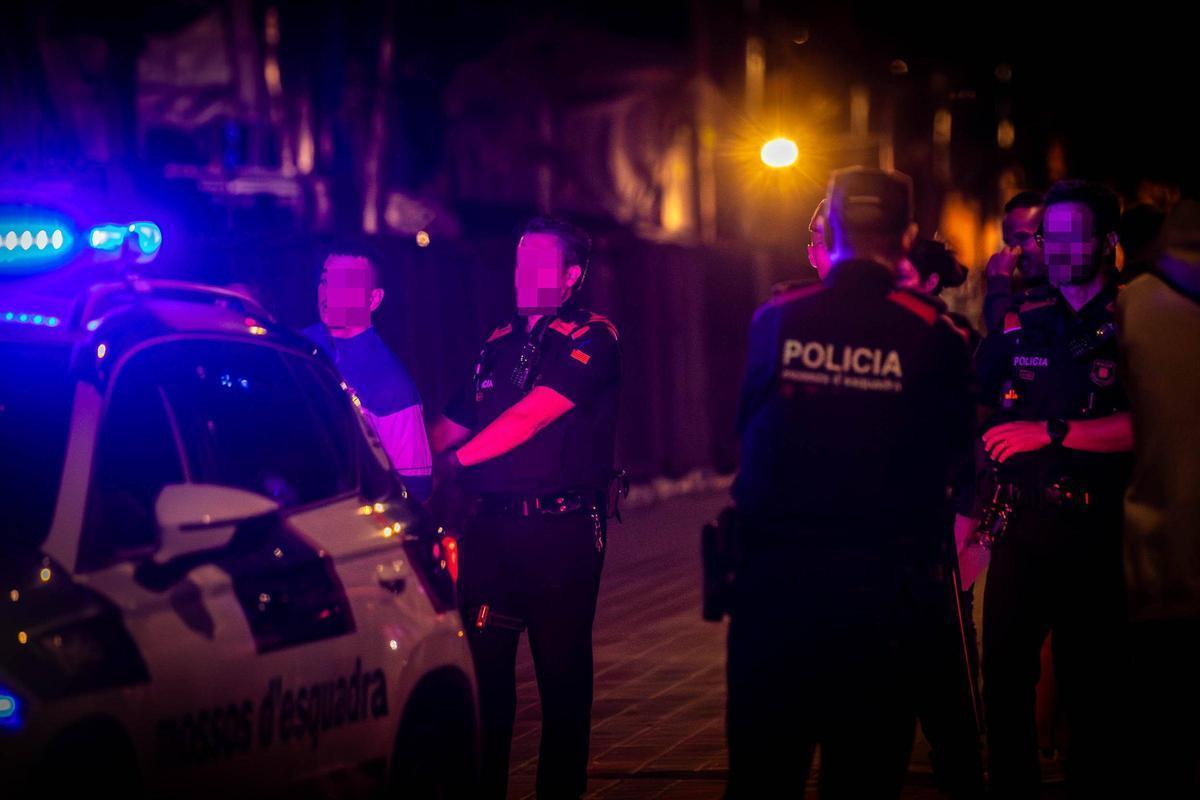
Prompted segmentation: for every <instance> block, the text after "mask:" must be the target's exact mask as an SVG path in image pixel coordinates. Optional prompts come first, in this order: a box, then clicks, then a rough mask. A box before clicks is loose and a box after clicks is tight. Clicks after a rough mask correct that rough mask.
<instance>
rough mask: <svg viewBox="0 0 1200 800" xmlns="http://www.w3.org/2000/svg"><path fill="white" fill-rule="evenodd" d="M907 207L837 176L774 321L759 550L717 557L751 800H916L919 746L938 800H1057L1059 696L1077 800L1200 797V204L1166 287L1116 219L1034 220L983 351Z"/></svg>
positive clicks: (1165, 256) (755, 383) (737, 520)
mask: <svg viewBox="0 0 1200 800" xmlns="http://www.w3.org/2000/svg"><path fill="white" fill-rule="evenodd" d="M912 195H913V192H912V185H911V182H910V181H909V179H908V178H907V177H906V176H904V175H902V174H899V173H895V172H885V171H880V170H868V169H858V168H855V169H849V170H842V171H839V172H836V173H834V175H833V177H832V179H831V182H830V185H829V191H828V194H827V196H826V198H825V200H824V201H823V202H822V205H821V206H820V207H819V208H818V210H817V213H816V214H815V215H814V218H813V221H812V223H811V224H810V233H811V238H812V241H811V243H810V245H809V258H810V262H811V263H812V264H813V266H814V267H815V268H816V270H817V273H818V276H819V279H818V280H816V281H812V282H810V283H798V284H792V285H788V286H785V287H782V288H781V289H780V290H779V291H778V292H777V293H776V294H775V296H774V297H772V299H771V300H770V301H769V302H768V303H766V304H765V305H763V306H762V307H761V308H760V309H759V310H758V311H757V313H756V315H755V317H754V319H753V321H752V323H751V327H750V344H749V357H748V361H747V370H746V376H745V380H744V383H743V387H742V396H741V405H740V412H739V417H738V430H739V432H740V435H741V439H742V463H741V468H740V471H739V474H738V476H737V480H736V483H735V485H734V490H733V495H734V499H735V503H736V514H735V515H733V516H732V517H730V518H727V519H723V520H722V522H721V527H725V528H732V529H733V533H732V534H730V533H729V532H728V531H727V532H726V533H725V534H724V535H723V536H722V537H721V538H720V540H719V541H721V542H722V543H727V541H728V540H732V541H734V542H736V547H735V548H729V547H726V548H725V550H726V551H727V552H725V553H716V554H711V553H710V556H712V557H714V558H715V557H718V556H721V555H726V556H727V555H728V551H732V552H733V553H734V555H733V556H732V558H733V559H734V564H733V566H732V569H731V571H732V573H733V575H734V578H733V580H732V582H731V583H730V584H729V586H728V587H727V588H728V590H729V594H728V598H727V601H726V602H727V605H728V610H729V612H730V616H731V619H732V621H731V626H730V631H729V656H728V685H729V697H728V733H729V748H730V783H729V796H730V797H736V798H743V797H768V796H776V794H775V793H776V792H778V787H780V786H792V787H795V790H796V792H797V796H799V793H800V792H802V788H801V787H803V785H804V780H805V779H806V778H807V774H808V770H809V764H810V762H811V760H812V755H813V752H814V749H816V748H817V747H818V746H819V750H820V772H819V785H820V790H821V796H822V797H889V796H890V797H895V796H898V794H899V792H900V789H901V786H902V783H903V781H904V778H905V773H906V768H907V764H908V760H909V755H910V752H911V749H912V744H913V737H914V727H915V725H914V723H915V722H916V721H917V720H919V721H920V724H921V728H922V730H923V731H924V733H925V736H926V738H927V739H928V741H929V744H930V746H931V760H932V762H933V767H934V773H935V777H936V778H937V781H938V784H939V786H940V788H941V789H942V790H943V792H944V793H945V794H947V795H949V796H951V797H982V796H984V795H985V793H986V795H987V796H994V797H1037V796H1038V795H1039V791H1040V784H1041V780H1042V761H1043V760H1044V758H1045V757H1046V756H1047V755H1049V754H1048V753H1046V752H1044V750H1045V748H1042V749H1043V752H1041V753H1039V749H1040V748H1039V745H1045V744H1046V740H1047V738H1048V737H1042V740H1041V741H1039V720H1038V710H1039V706H1042V707H1045V705H1046V703H1045V702H1043V700H1044V698H1040V697H1039V696H1038V695H1039V681H1040V679H1041V678H1042V677H1043V672H1045V671H1048V670H1049V669H1052V671H1053V674H1054V677H1055V678H1056V685H1057V698H1056V704H1057V706H1058V709H1059V711H1060V712H1061V715H1062V716H1063V717H1064V718H1065V726H1066V737H1067V738H1066V740H1065V741H1063V740H1062V739H1061V738H1060V739H1059V740H1057V741H1056V742H1054V743H1053V744H1051V745H1050V747H1054V746H1055V745H1057V748H1058V750H1059V753H1058V756H1059V757H1061V761H1062V765H1063V768H1064V771H1065V776H1066V781H1067V787H1068V790H1069V792H1070V794H1071V796H1078V797H1101V796H1110V795H1113V794H1114V792H1115V794H1116V796H1135V795H1136V796H1146V797H1185V796H1186V797H1194V796H1197V794H1196V790H1197V783H1196V766H1197V760H1196V756H1197V752H1198V751H1197V748H1196V741H1197V737H1196V734H1195V732H1194V728H1195V722H1196V720H1195V718H1194V714H1195V713H1196V711H1197V710H1198V707H1197V704H1196V703H1195V697H1196V694H1197V693H1196V690H1195V688H1193V684H1194V683H1195V674H1194V668H1195V666H1196V658H1195V656H1194V655H1190V653H1191V652H1192V650H1193V649H1194V645H1195V642H1196V639H1195V638H1194V635H1195V620H1196V619H1197V618H1198V617H1200V613H1198V612H1200V603H1197V600H1198V598H1200V594H1198V593H1197V591H1196V589H1197V586H1196V576H1197V575H1198V574H1200V569H1198V567H1200V561H1198V560H1197V558H1196V554H1197V548H1196V541H1197V540H1198V538H1200V530H1197V529H1196V527H1195V525H1196V523H1197V519H1198V517H1197V513H1196V497H1197V486H1198V485H1200V471H1197V469H1196V467H1197V456H1196V455H1195V454H1194V452H1191V451H1190V450H1189V449H1188V448H1191V447H1194V446H1195V444H1196V439H1197V435H1196V429H1197V427H1198V426H1200V405H1197V402H1198V401H1197V392H1196V383H1197V378H1196V376H1197V370H1198V365H1197V363H1196V362H1195V359H1196V358H1197V346H1198V345H1200V341H1198V340H1197V338H1196V337H1197V328H1196V319H1197V308H1198V307H1197V305H1196V297H1197V293H1196V291H1195V284H1196V283H1200V281H1197V280H1196V276H1197V274H1198V272H1200V270H1197V264H1196V239H1197V234H1196V228H1195V224H1196V220H1195V207H1194V206H1193V205H1191V204H1189V203H1187V202H1186V201H1185V202H1184V203H1183V204H1181V206H1180V208H1178V209H1177V212H1178V213H1176V214H1173V215H1172V217H1171V218H1170V219H1168V220H1167V221H1166V224H1165V227H1164V228H1163V230H1162V235H1161V236H1160V237H1159V239H1158V240H1159V241H1160V243H1162V242H1165V244H1163V245H1162V247H1160V249H1159V251H1158V252H1159V255H1160V260H1159V263H1160V264H1163V265H1165V266H1164V267H1163V269H1161V270H1160V269H1157V268H1155V269H1150V270H1148V269H1147V264H1146V263H1145V262H1140V261H1135V260H1134V259H1132V258H1131V250H1132V248H1129V249H1127V250H1126V253H1125V268H1124V269H1123V270H1121V271H1120V272H1118V270H1117V260H1118V259H1117V253H1118V242H1119V234H1118V231H1119V229H1120V227H1121V223H1122V215H1121V208H1120V204H1119V201H1118V199H1117V197H1116V196H1115V195H1114V194H1113V193H1111V192H1109V191H1108V190H1107V189H1104V188H1102V187H1100V186H1098V185H1095V184H1091V183H1086V182H1079V181H1062V182H1059V183H1057V184H1055V185H1054V186H1053V187H1051V189H1050V190H1049V191H1048V192H1047V193H1046V194H1044V195H1041V194H1034V193H1028V192H1027V193H1022V194H1020V195H1018V196H1017V197H1015V198H1013V200H1012V201H1011V202H1010V203H1009V204H1008V207H1007V208H1006V209H1005V217H1004V224H1003V236H1004V248H1003V250H1001V251H1000V252H999V253H997V254H996V255H995V256H993V258H992V259H991V261H990V262H989V264H988V267H987V299H986V303H985V306H984V321H985V322H984V327H985V328H986V336H984V337H983V338H982V340H980V338H979V337H978V336H976V334H975V332H974V331H973V330H972V329H971V327H970V326H969V325H967V324H966V321H965V320H964V319H963V318H962V317H959V316H957V315H955V314H953V313H951V312H949V311H948V310H947V308H946V306H945V305H944V304H943V303H942V302H941V301H940V300H939V299H938V298H936V297H935V294H936V293H937V292H938V291H939V290H940V288H941V287H943V286H950V285H955V284H956V283H961V282H962V280H963V277H964V271H963V270H962V269H961V267H958V268H956V267H955V264H954V259H953V256H952V254H949V253H947V252H946V250H945V248H944V247H940V246H939V245H937V243H935V242H922V241H921V240H919V239H918V238H917V229H916V226H915V224H914V223H913V207H912ZM1157 223H1158V224H1159V225H1160V226H1161V225H1162V223H1163V220H1162V218H1161V217H1160V218H1158V219H1157ZM1146 252H1149V253H1150V258H1151V260H1152V261H1153V258H1154V252H1153V251H1152V250H1150V249H1147V250H1146ZM1172 254H1173V255H1172ZM1170 265H1174V267H1175V268H1176V269H1175V271H1174V272H1170V271H1169V270H1170V268H1171V267H1170ZM1141 271H1150V272H1152V273H1153V274H1151V275H1147V276H1146V277H1143V278H1141V279H1140V280H1138V281H1136V282H1134V283H1133V284H1132V285H1131V286H1130V287H1129V288H1126V289H1119V288H1118V287H1119V284H1121V283H1125V282H1128V281H1129V279H1130V278H1131V277H1132V276H1133V274H1134V273H1135V272H1141ZM1172 274H1178V275H1182V276H1183V277H1182V278H1177V279H1173V278H1171V277H1169V276H1170V275H1172ZM1189 281H1190V284H1189ZM1189 285H1190V286H1191V287H1192V288H1191V289H1190V293H1189V289H1188V286H1189ZM1119 292H1120V293H1121V295H1122V296H1121V297H1120V298H1119V297H1118V294H1119ZM1157 311H1161V312H1163V313H1167V312H1168V311H1169V312H1170V313H1171V314H1172V316H1171V318H1170V322H1169V323H1168V322H1165V321H1161V320H1158V319H1157V315H1156V312H1157ZM1132 343H1136V346H1134V345H1133V344H1132ZM1185 354H1190V355H1185ZM1143 362H1148V363H1154V365H1155V367H1156V369H1153V370H1152V368H1151V367H1150V366H1148V364H1144V363H1143ZM1131 401H1132V406H1133V411H1132V413H1131ZM1135 430H1136V432H1137V434H1138V435H1137V436H1136V437H1135ZM1151 431H1153V433H1151ZM1135 449H1136V451H1137V452H1136V456H1137V459H1136V464H1137V467H1136V470H1137V472H1136V474H1135V472H1134V470H1135ZM1127 492H1128V500H1127ZM1123 520H1124V523H1125V530H1124V539H1123ZM989 562H990V564H989ZM985 564H987V565H988V569H987V573H986V580H985V586H984V592H983V609H982V611H983V630H982V676H981V678H982V681H981V682H980V675H979V674H978V670H977V665H976V663H975V653H976V652H977V650H976V641H975V636H974V630H973V626H972V625H971V623H970V619H971V611H970V609H971V604H970V599H971V594H970V589H971V588H972V583H973V582H974V580H975V577H976V575H977V574H978V573H979V571H980V569H981V567H982V566H984V565H985ZM1127 570H1128V576H1129V590H1128V592H1127V588H1126V572H1127ZM1131 601H1132V602H1131ZM1131 612H1132V613H1131ZM1047 640H1049V642H1050V645H1049V650H1050V652H1051V653H1052V657H1051V658H1050V659H1048V660H1047V659H1044V658H1043V650H1044V644H1045V643H1046V642H1047ZM1135 640H1136V642H1135ZM1151 654H1153V655H1151ZM1154 656H1157V658H1155V657H1154ZM1185 676H1190V677H1185ZM980 685H981V686H982V691H981V692H980V691H979V687H980ZM1044 716H1045V715H1044ZM984 734H986V753H987V758H986V780H985V768H984V759H983V758H982V757H981V736H983V735H984ZM1135 785H1136V786H1137V787H1138V788H1137V790H1136V791H1134V790H1133V788H1132V787H1133V786H1135ZM1127 793H1128V794H1127Z"/></svg>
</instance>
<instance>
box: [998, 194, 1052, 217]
mask: <svg viewBox="0 0 1200 800" xmlns="http://www.w3.org/2000/svg"><path fill="white" fill-rule="evenodd" d="M1045 202H1046V201H1045V199H1044V198H1043V197H1042V193H1041V192H1031V191H1024V192H1017V193H1016V195H1014V196H1013V198H1012V199H1011V200H1009V201H1008V202H1007V203H1005V204H1004V213H1005V214H1011V213H1012V212H1014V211H1016V210H1017V209H1018V208H1037V207H1038V206H1041V205H1043V204H1044V203H1045Z"/></svg>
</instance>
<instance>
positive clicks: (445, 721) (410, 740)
mask: <svg viewBox="0 0 1200 800" xmlns="http://www.w3.org/2000/svg"><path fill="white" fill-rule="evenodd" d="M478 754H479V737H478V733H477V724H476V715H475V702H474V699H473V696H472V692H471V686H470V683H469V682H468V681H467V679H466V678H465V677H464V676H463V675H462V673H461V672H459V671H458V670H453V669H444V670H439V671H437V672H435V673H433V674H431V675H429V676H426V677H425V678H424V679H422V681H421V682H420V683H419V684H418V685H417V688H416V690H415V691H414V692H413V693H412V697H411V698H410V699H409V701H408V706H407V707H406V708H405V710H404V717H403V718H402V721H401V723H400V731H399V733H398V734H397V736H396V745H395V749H394V751H393V754H392V768H391V774H390V780H389V782H388V783H389V790H390V791H389V793H388V794H389V796H390V797H393V798H422V800H424V798H431V799H432V800H451V799H454V800H457V798H469V797H473V796H474V794H475V788H476V786H477V783H476V778H477V776H478V769H479V763H478V762H479V755H478Z"/></svg>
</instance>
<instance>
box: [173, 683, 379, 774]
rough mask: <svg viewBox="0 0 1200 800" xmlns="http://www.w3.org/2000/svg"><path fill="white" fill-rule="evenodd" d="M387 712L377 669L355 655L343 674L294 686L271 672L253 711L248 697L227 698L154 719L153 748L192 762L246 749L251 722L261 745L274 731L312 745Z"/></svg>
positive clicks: (271, 740) (269, 741)
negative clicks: (327, 733) (333, 731)
mask: <svg viewBox="0 0 1200 800" xmlns="http://www.w3.org/2000/svg"><path fill="white" fill-rule="evenodd" d="M387 715H388V699H387V678H386V677H385V676H384V672H383V670H382V669H376V670H372V671H368V672H364V671H363V668H362V659H355V661H354V671H353V672H352V673H350V674H349V675H345V676H338V677H337V678H336V679H334V678H330V679H328V680H325V681H321V682H319V683H315V684H313V685H311V686H302V687H300V688H299V689H292V688H288V689H284V688H283V678H282V677H275V678H272V679H271V680H270V681H269V682H268V683H267V690H266V693H265V694H264V695H263V698H262V700H261V701H260V702H259V704H258V707H257V712H256V708H255V704H254V702H253V701H252V700H249V699H246V700H242V701H241V702H238V701H236V700H233V701H230V702H229V703H227V704H225V705H218V706H216V707H214V708H206V709H201V710H200V711H197V712H191V711H189V712H187V713H185V714H184V715H183V716H181V717H172V718H169V719H164V720H160V721H159V722H158V725H157V727H156V730H155V739H156V742H155V744H156V754H157V758H158V759H159V760H160V762H163V763H168V764H195V763H203V762H205V761H208V760H210V759H214V758H222V757H231V756H234V755H238V754H243V753H249V752H250V751H251V749H252V748H253V746H254V741H255V736H254V731H255V727H256V723H257V730H258V736H257V740H258V745H259V748H260V749H262V750H266V749H269V748H270V747H271V746H272V745H273V744H274V743H275V741H276V737H278V741H279V742H281V743H282V744H285V745H286V744H289V743H292V742H296V743H299V742H301V741H303V740H305V739H307V740H308V741H309V743H310V746H311V748H312V749H313V750H316V749H317V745H318V743H319V740H320V736H321V734H322V733H323V732H325V731H329V730H331V729H337V728H342V727H344V726H346V725H353V724H355V723H359V722H367V721H368V720H376V719H381V718H382V717H386V716H387Z"/></svg>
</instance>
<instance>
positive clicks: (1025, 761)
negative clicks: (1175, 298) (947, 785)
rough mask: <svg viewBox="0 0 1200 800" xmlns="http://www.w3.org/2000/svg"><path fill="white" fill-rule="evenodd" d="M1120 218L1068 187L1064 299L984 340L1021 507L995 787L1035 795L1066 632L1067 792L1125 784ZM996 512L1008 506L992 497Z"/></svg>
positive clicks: (1008, 493)
mask: <svg viewBox="0 0 1200 800" xmlns="http://www.w3.org/2000/svg"><path fill="white" fill-rule="evenodd" d="M1118 219H1119V206H1118V202H1117V198H1116V197H1115V196H1114V195H1113V194H1112V193H1110V192H1108V191H1107V190H1105V189H1103V188H1101V187H1098V186H1095V185H1092V184H1087V183H1081V182H1060V183H1058V184H1056V185H1055V186H1054V187H1053V188H1052V189H1051V191H1050V192H1049V193H1048V194H1047V196H1046V200H1045V212H1044V216H1043V220H1042V230H1041V233H1040V235H1039V238H1040V240H1041V242H1040V244H1041V245H1042V249H1043V252H1044V253H1045V258H1046V264H1047V267H1048V271H1049V279H1050V282H1051V284H1052V285H1053V287H1054V291H1053V293H1052V294H1051V295H1050V297H1048V298H1047V299H1045V300H1029V301H1026V302H1025V303H1024V304H1023V305H1022V306H1021V307H1020V308H1019V309H1018V314H1017V320H1016V325H1015V327H1013V326H1012V325H1010V326H1008V327H1009V328H1010V330H1009V331H1008V332H1006V333H1002V334H993V335H992V336H989V337H988V338H987V339H985V340H984V344H983V346H982V347H981V348H980V352H979V371H980V379H981V383H982V385H983V391H984V400H985V402H989V403H990V405H991V406H992V408H993V410H994V413H993V415H992V417H991V419H990V420H989V423H988V427H987V430H986V431H985V433H984V435H983V443H984V446H985V447H986V450H987V453H988V456H989V458H990V459H991V461H992V463H993V464H994V465H995V467H994V469H995V470H996V483H997V485H998V486H999V487H1000V488H1001V493H1002V494H1003V495H1004V502H1005V503H1006V504H1007V505H1008V506H1009V507H1011V508H1012V515H1011V521H1010V523H1009V525H1008V529H1007V531H1006V532H1004V533H1003V534H1002V535H1001V537H1000V538H999V539H998V540H997V541H996V542H995V544H994V545H993V548H992V558H991V567H990V570H989V573H988V578H987V585H986V589H985V595H984V621H983V683H984V701H985V705H986V709H987V725H988V749H989V782H990V785H991V787H992V788H993V789H994V790H995V792H996V794H997V795H998V796H1002V797H1008V796H1012V797H1016V796H1020V797H1026V796H1036V794H1037V789H1038V784H1039V778H1040V775H1039V765H1038V757H1037V743H1036V738H1035V737H1036V734H1035V725H1034V687H1035V686H1036V684H1037V682H1038V673H1039V658H1038V654H1039V651H1040V649H1041V647H1042V642H1043V640H1044V639H1045V638H1046V636H1047V634H1048V633H1050V632H1052V633H1053V638H1052V642H1053V650H1054V666H1055V676H1056V678H1057V683H1058V688H1059V693H1060V697H1061V701H1062V703H1063V707H1064V711H1065V713H1066V718H1067V726H1068V730H1067V734H1068V738H1069V750H1068V753H1067V760H1066V763H1065V766H1066V770H1067V779H1068V781H1069V783H1070V784H1071V785H1072V786H1073V788H1074V789H1075V790H1079V791H1081V792H1082V793H1083V794H1081V796H1092V793H1097V796H1099V793H1107V792H1105V791H1104V789H1105V788H1109V787H1112V786H1113V785H1114V784H1115V778H1116V777H1117V776H1116V768H1117V765H1119V764H1120V763H1121V762H1122V760H1123V756H1122V754H1121V752H1120V749H1119V744H1120V741H1121V739H1120V737H1121V734H1122V731H1121V726H1120V721H1121V718H1122V709H1121V708H1119V707H1118V705H1117V704H1116V703H1115V702H1113V700H1112V698H1114V697H1115V696H1117V695H1116V693H1115V692H1114V689H1115V684H1116V682H1118V681H1120V680H1122V678H1123V676H1122V674H1121V672H1120V671H1119V666H1120V660H1121V659H1120V656H1121V655H1122V654H1123V652H1124V651H1123V649H1122V643H1121V634H1122V626H1121V619H1122V613H1123V608H1124V606H1123V590H1122V581H1123V577H1122V571H1121V550H1120V547H1121V539H1120V534H1121V498H1122V493H1123V489H1124V486H1125V483H1126V481H1127V479H1128V477H1129V470H1130V457H1129V455H1128V451H1129V450H1130V449H1131V448H1132V443H1133V434H1132V427H1131V423H1130V416H1129V413H1128V412H1127V411H1126V408H1127V404H1126V399H1125V394H1124V391H1123V389H1122V386H1121V381H1120V379H1119V377H1118V375H1117V371H1116V363H1117V340H1116V328H1115V325H1114V324H1113V314H1114V300H1115V298H1116V289H1115V288H1114V286H1113V285H1112V280H1111V278H1112V274H1111V270H1112V268H1113V265H1114V257H1115V252H1116V246H1117V234H1116V230H1117V224H1118ZM989 494H991V495H992V496H993V497H995V496H996V495H995V493H994V492H990V493H989Z"/></svg>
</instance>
